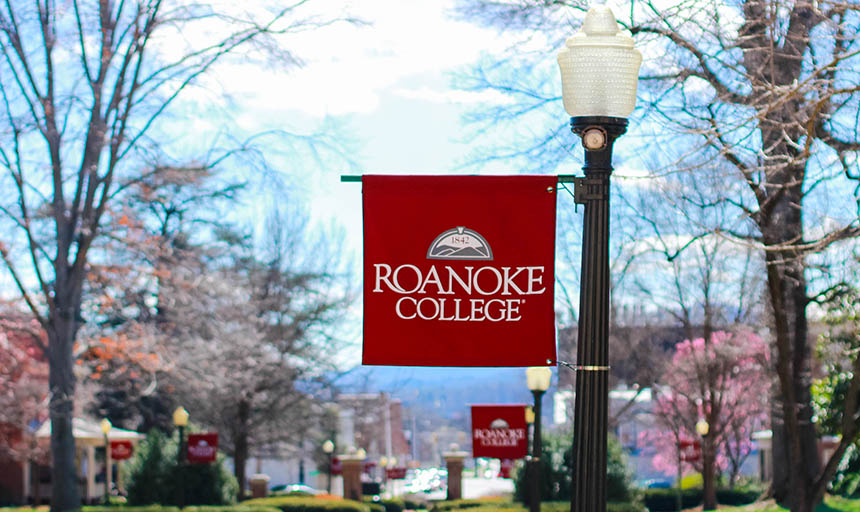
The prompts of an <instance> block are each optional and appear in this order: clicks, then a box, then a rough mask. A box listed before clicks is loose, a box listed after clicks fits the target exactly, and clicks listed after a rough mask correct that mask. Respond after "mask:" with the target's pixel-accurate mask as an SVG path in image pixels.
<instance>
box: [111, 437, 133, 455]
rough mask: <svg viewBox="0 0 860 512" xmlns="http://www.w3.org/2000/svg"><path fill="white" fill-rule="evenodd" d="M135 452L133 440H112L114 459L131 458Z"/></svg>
mask: <svg viewBox="0 0 860 512" xmlns="http://www.w3.org/2000/svg"><path fill="white" fill-rule="evenodd" d="M133 453H134V446H133V445H132V444H131V441H127V440H121V441H111V442H110V458H111V459H113V460H124V459H129V458H131V456H132V454H133Z"/></svg>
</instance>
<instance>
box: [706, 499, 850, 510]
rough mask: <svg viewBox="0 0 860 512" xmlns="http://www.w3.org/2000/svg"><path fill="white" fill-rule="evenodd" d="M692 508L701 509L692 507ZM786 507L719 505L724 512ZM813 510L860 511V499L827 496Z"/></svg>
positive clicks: (773, 505) (771, 504) (771, 503)
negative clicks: (726, 506) (727, 506)
mask: <svg viewBox="0 0 860 512" xmlns="http://www.w3.org/2000/svg"><path fill="white" fill-rule="evenodd" d="M694 510H701V508H699V509H694ZM787 510H788V509H787V508H782V507H780V506H777V505H775V504H773V502H770V504H760V503H759V504H753V505H747V506H745V507H729V508H723V507H720V511H725V512H784V511H787ZM815 512H860V500H847V499H845V498H839V497H835V496H828V497H827V498H825V499H824V503H822V504H821V505H819V506H818V508H816V509H815Z"/></svg>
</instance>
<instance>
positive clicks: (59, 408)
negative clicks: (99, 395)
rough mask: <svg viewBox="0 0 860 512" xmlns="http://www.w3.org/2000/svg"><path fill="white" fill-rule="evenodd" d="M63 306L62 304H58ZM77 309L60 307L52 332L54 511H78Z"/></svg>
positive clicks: (51, 408) (51, 385) (50, 364)
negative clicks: (74, 425) (75, 430)
mask: <svg viewBox="0 0 860 512" xmlns="http://www.w3.org/2000/svg"><path fill="white" fill-rule="evenodd" d="M58 306H59V304H58ZM73 311H74V308H70V307H58V314H56V315H53V316H52V318H51V321H52V324H51V329H49V330H48V342H49V351H48V353H49V356H48V364H49V370H50V377H49V383H50V388H51V398H50V418H51V512H63V511H66V510H74V509H78V508H80V506H81V501H80V496H79V495H78V478H77V468H76V467H75V438H74V435H73V433H72V418H73V416H74V400H75V374H74V353H73V348H74V341H75V331H76V329H75V323H74V322H75V319H74V314H73V313H72V312H73Z"/></svg>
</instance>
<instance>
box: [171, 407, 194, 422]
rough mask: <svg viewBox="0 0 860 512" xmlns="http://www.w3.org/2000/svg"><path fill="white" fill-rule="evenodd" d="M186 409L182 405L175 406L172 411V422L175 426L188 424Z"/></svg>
mask: <svg viewBox="0 0 860 512" xmlns="http://www.w3.org/2000/svg"><path fill="white" fill-rule="evenodd" d="M188 416H190V415H189V414H188V411H186V410H185V408H184V407H181V406H180V407H177V408H176V410H175V411H173V424H174V425H176V426H177V427H184V426H186V425H188Z"/></svg>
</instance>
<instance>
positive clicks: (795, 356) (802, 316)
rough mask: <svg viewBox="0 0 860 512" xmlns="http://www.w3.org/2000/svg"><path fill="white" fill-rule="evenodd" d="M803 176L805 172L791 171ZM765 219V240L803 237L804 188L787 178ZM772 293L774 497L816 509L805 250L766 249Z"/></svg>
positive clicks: (774, 242)
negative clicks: (775, 385)
mask: <svg viewBox="0 0 860 512" xmlns="http://www.w3.org/2000/svg"><path fill="white" fill-rule="evenodd" d="M786 175H787V176H794V177H797V176H801V175H802V172H787V173H786ZM784 183H786V184H785V185H783V186H784V187H785V188H784V189H783V192H784V193H783V195H782V197H781V198H780V199H779V200H778V202H777V203H776V204H775V206H774V208H773V211H772V214H771V215H770V216H769V219H768V220H769V222H768V223H767V225H764V226H762V235H763V236H764V240H765V245H766V246H768V247H771V248H774V247H785V246H788V245H792V244H795V243H797V241H799V240H803V228H802V221H801V218H800V211H801V206H800V205H801V204H802V192H801V191H800V190H799V189H798V187H796V186H792V185H789V184H788V183H789V182H788V181H787V180H786V181H785V182H784ZM766 261H767V275H768V280H767V281H768V283H767V285H768V295H769V299H770V302H771V306H772V314H773V324H772V325H773V326H774V328H775V329H774V336H775V342H776V343H775V344H776V354H775V355H776V358H775V359H776V375H777V388H776V389H775V390H774V391H775V393H774V394H775V396H774V402H775V403H776V404H777V405H775V407H774V412H775V413H776V414H774V415H773V417H772V427H773V428H772V431H773V467H774V482H773V491H774V498H775V499H776V500H777V502H778V503H780V504H782V505H784V506H786V507H788V508H790V509H791V510H792V512H812V510H813V509H814V508H815V505H816V503H815V501H816V500H817V498H816V493H815V492H814V490H813V487H814V482H815V480H816V477H817V476H818V474H819V472H820V461H819V459H818V451H817V447H816V435H815V429H814V425H813V424H812V404H811V391H810V386H811V383H812V382H811V379H812V376H811V369H810V349H809V343H808V340H807V336H808V325H807V321H806V305H807V302H808V301H807V283H806V276H805V274H804V270H805V262H804V260H803V255H801V254H798V253H797V252H795V251H791V250H786V249H772V250H769V251H767V252H766Z"/></svg>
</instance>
